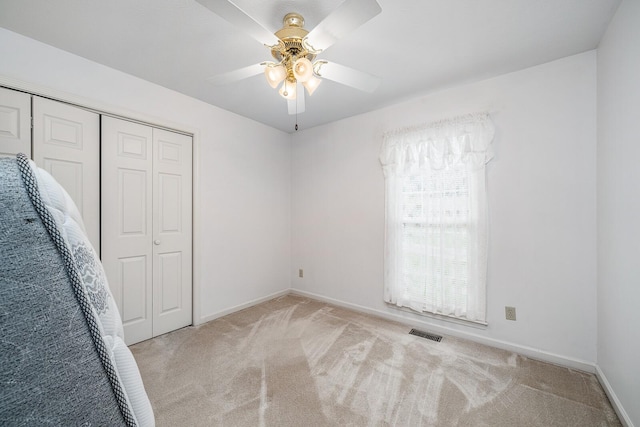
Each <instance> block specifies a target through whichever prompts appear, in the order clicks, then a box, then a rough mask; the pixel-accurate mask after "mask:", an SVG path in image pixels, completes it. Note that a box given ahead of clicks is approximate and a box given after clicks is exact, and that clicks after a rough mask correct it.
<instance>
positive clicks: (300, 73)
mask: <svg viewBox="0 0 640 427" xmlns="http://www.w3.org/2000/svg"><path fill="white" fill-rule="evenodd" d="M293 75H294V76H295V77H296V80H298V81H299V82H301V83H304V82H306V81H307V80H309V79H310V78H311V77H313V64H311V61H309V60H308V59H307V58H298V59H297V60H296V62H294V64H293Z"/></svg>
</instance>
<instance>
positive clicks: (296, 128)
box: [295, 93, 304, 132]
mask: <svg viewBox="0 0 640 427" xmlns="http://www.w3.org/2000/svg"><path fill="white" fill-rule="evenodd" d="M303 95H304V93H303ZM297 98H298V97H297V96H296V127H295V130H296V132H298V99H297Z"/></svg>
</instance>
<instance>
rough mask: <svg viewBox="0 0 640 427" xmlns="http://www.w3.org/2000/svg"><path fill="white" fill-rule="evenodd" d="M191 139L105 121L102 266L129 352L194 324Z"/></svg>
mask: <svg viewBox="0 0 640 427" xmlns="http://www.w3.org/2000/svg"><path fill="white" fill-rule="evenodd" d="M191 152H192V142H191V137H190V136H186V135H182V134H178V133H173V132H168V131H166V130H162V129H155V128H152V127H150V126H147V125H142V124H139V123H133V122H128V121H125V120H120V119H116V118H112V117H103V119H102V233H103V236H105V238H104V239H103V242H102V263H103V265H104V268H105V271H106V273H107V277H108V278H109V284H110V286H111V291H112V293H113V295H114V297H115V299H116V301H117V303H118V308H119V309H120V315H121V317H122V322H123V324H124V328H125V337H126V342H127V344H132V343H135V342H138V341H142V340H145V339H148V338H151V337H154V336H157V335H161V334H164V333H166V332H169V331H172V330H174V329H178V328H181V327H183V326H187V325H190V324H191V310H192V307H191V305H192V302H191V298H192V297H191V292H192V286H191V281H192V269H191V260H192V252H191V240H192V223H191V218H192V202H191V187H192V182H191V162H192V154H191Z"/></svg>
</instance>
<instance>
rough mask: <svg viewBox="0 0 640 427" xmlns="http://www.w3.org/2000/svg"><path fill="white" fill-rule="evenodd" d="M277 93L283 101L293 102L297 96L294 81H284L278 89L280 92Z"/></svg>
mask: <svg viewBox="0 0 640 427" xmlns="http://www.w3.org/2000/svg"><path fill="white" fill-rule="evenodd" d="M278 93H279V94H280V96H282V97H283V98H284V99H287V100H289V101H293V100H294V99H296V95H297V92H296V82H295V81H294V82H290V81H289V80H285V81H284V83H283V84H282V86H281V87H280V90H279V91H278Z"/></svg>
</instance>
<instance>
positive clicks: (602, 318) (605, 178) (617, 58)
mask: <svg viewBox="0 0 640 427" xmlns="http://www.w3.org/2000/svg"><path fill="white" fill-rule="evenodd" d="M639 24H640V2H638V1H631V0H625V1H623V2H622V4H621V6H620V8H619V9H618V11H617V13H616V15H615V17H614V19H613V20H612V21H611V23H610V25H609V28H608V29H607V32H606V34H605V36H604V38H603V39H602V41H601V43H600V47H599V48H598V151H597V159H598V366H599V368H600V369H601V371H602V373H603V374H604V376H605V377H606V379H607V380H608V382H609V384H610V386H611V387H612V389H613V390H615V394H616V396H617V399H618V400H619V401H620V403H621V405H622V407H624V408H625V410H626V411H627V417H628V418H627V421H629V420H630V421H631V422H633V424H635V425H637V426H640V405H639V403H640V367H639V366H640V365H639V361H640V333H639V332H638V328H639V326H640V308H639V307H638V306H639V305H640V281H639V278H640V243H639V240H638V236H640V223H639V222H638V218H640V130H639V128H638V123H639V122H640V25H639Z"/></svg>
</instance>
